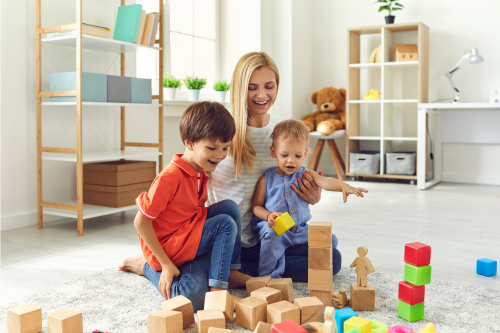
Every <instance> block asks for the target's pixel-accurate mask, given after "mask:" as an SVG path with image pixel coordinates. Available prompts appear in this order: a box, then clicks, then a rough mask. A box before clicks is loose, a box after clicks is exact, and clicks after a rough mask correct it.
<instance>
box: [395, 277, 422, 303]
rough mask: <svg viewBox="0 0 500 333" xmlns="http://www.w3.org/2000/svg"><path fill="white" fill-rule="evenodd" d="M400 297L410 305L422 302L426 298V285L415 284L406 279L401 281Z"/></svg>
mask: <svg viewBox="0 0 500 333" xmlns="http://www.w3.org/2000/svg"><path fill="white" fill-rule="evenodd" d="M398 298H399V300H400V301H403V302H405V303H408V304H410V305H415V304H418V303H422V302H423V301H424V299H425V285H423V286H414V285H413V284H411V283H408V282H406V281H401V282H399V293H398Z"/></svg>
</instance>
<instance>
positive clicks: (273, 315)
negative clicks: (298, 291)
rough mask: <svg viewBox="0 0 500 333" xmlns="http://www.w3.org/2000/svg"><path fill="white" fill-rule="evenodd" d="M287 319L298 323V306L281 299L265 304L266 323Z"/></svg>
mask: <svg viewBox="0 0 500 333" xmlns="http://www.w3.org/2000/svg"><path fill="white" fill-rule="evenodd" d="M289 319H291V320H293V321H294V322H296V323H297V324H300V308H299V307H298V306H297V305H295V304H292V303H290V302H287V301H281V302H278V303H273V304H269V305H268V306H267V323H268V324H271V325H272V324H276V323H281V322H282V321H285V320H289Z"/></svg>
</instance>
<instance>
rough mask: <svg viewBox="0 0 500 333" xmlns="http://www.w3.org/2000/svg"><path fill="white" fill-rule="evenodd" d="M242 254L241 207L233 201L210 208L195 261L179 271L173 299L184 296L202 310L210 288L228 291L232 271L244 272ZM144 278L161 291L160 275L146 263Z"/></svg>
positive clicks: (173, 289) (174, 283) (173, 288)
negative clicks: (239, 270) (240, 270)
mask: <svg viewBox="0 0 500 333" xmlns="http://www.w3.org/2000/svg"><path fill="white" fill-rule="evenodd" d="M240 254H241V217H240V209H239V207H238V205H237V204H236V203H235V202H234V201H232V200H223V201H220V202H218V203H216V204H213V205H211V206H209V207H208V208H207V219H206V221H205V225H204V226H203V232H202V235H201V239H200V244H199V246H198V251H197V253H196V257H195V258H194V259H193V260H192V261H189V262H187V263H184V264H183V265H181V266H179V267H177V268H178V269H179V271H180V274H179V276H178V277H176V278H175V279H174V281H173V282H172V287H171V290H170V294H171V297H175V296H178V295H184V296H185V297H187V298H188V299H190V300H191V302H192V303H193V308H194V311H197V310H200V309H203V306H204V300H205V293H206V292H207V291H209V287H216V288H225V289H227V287H228V278H229V270H230V269H240V268H241V258H240ZM144 276H145V277H146V278H147V279H148V280H149V281H151V282H152V283H153V284H154V285H155V286H156V288H158V284H159V282H160V276H161V271H155V270H154V269H152V268H151V266H149V264H148V263H146V264H145V265H144ZM207 281H208V283H207Z"/></svg>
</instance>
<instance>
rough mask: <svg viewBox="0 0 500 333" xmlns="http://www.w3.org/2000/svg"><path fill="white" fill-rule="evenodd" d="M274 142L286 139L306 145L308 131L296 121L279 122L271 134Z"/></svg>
mask: <svg viewBox="0 0 500 333" xmlns="http://www.w3.org/2000/svg"><path fill="white" fill-rule="evenodd" d="M271 138H272V139H273V144H274V140H279V141H284V140H286V139H293V140H303V141H305V143H306V145H307V144H308V143H309V131H308V130H307V127H306V126H305V125H304V124H302V123H301V122H300V121H298V120H294V119H288V120H283V121H281V122H279V123H278V124H277V125H276V126H275V127H274V130H273V133H272V134H271Z"/></svg>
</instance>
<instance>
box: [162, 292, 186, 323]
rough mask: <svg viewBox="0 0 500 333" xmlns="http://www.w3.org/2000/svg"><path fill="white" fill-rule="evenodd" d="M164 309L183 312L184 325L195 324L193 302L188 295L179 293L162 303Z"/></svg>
mask: <svg viewBox="0 0 500 333" xmlns="http://www.w3.org/2000/svg"><path fill="white" fill-rule="evenodd" d="M161 308H162V309H163V310H170V311H179V312H182V327H183V328H186V327H188V326H191V325H192V324H194V312H193V303H191V301H190V300H189V299H187V298H186V297H184V296H182V295H179V296H176V297H174V298H171V299H169V300H166V301H164V302H163V303H161Z"/></svg>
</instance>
